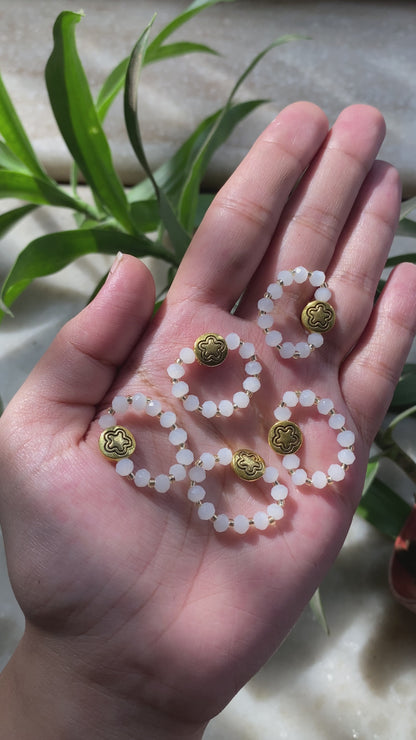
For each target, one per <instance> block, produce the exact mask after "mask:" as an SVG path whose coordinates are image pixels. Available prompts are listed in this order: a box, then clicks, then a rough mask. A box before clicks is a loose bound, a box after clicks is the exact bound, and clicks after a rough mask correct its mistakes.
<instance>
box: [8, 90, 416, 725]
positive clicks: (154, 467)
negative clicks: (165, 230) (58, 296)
mask: <svg viewBox="0 0 416 740" xmlns="http://www.w3.org/2000/svg"><path fill="white" fill-rule="evenodd" d="M383 136H384V123H383V120H382V118H381V116H380V114H379V113H378V112H377V111H375V110H374V109H372V108H368V107H365V106H354V107H351V108H349V109H347V110H345V111H344V112H343V113H342V114H341V115H340V117H339V119H338V120H337V122H336V123H335V124H334V126H333V128H332V129H331V131H330V132H329V133H328V128H327V121H326V119H325V116H324V114H323V113H322V112H321V111H320V110H319V109H318V108H316V107H315V106H313V105H311V104H307V103H298V104H295V105H292V106H289V107H288V108H287V109H285V110H284V111H283V112H282V113H281V114H280V115H279V116H278V117H277V119H276V120H275V121H273V122H272V123H271V124H270V126H269V127H268V128H267V129H266V131H265V132H264V133H263V134H262V135H261V136H260V138H259V139H258V140H257V142H256V143H255V145H254V147H253V149H252V150H251V152H250V153H249V154H248V156H247V157H246V159H245V160H244V161H243V163H242V164H241V165H240V167H239V168H238V169H237V170H236V172H235V173H234V174H233V176H232V177H231V178H230V180H229V181H228V182H227V183H226V185H225V186H224V187H223V188H222V190H221V191H220V193H219V194H218V195H217V197H216V199H215V201H214V203H213V205H212V206H211V208H210V210H209V211H208V213H207V215H206V217H205V219H204V221H203V223H202V225H201V227H200V228H199V230H198V232H197V234H196V235H195V237H194V240H193V242H192V245H191V247H190V248H189V251H188V253H187V255H186V257H185V258H184V260H183V262H182V265H181V267H180V269H179V271H178V274H177V276H176V278H175V281H174V283H173V285H172V288H171V290H170V291H169V295H168V297H167V299H166V301H165V303H164V305H163V307H162V308H161V309H160V311H159V313H158V314H157V315H156V317H155V318H154V319H152V320H151V319H150V317H151V313H152V308H153V282H152V279H151V277H150V275H149V273H148V272H147V270H146V268H145V267H144V266H143V265H142V264H141V263H139V262H138V261H136V260H134V259H133V258H132V257H128V256H123V258H122V259H121V260H119V261H118V263H117V265H116V267H117V269H114V270H113V272H112V273H111V274H110V278H109V280H108V281H107V283H106V285H105V286H104V288H103V289H102V291H101V292H100V294H99V295H98V297H97V298H96V299H95V301H94V302H93V303H92V304H91V305H90V306H88V307H87V308H86V309H85V310H84V311H83V312H82V313H81V314H80V315H79V316H78V317H76V318H75V319H74V320H73V321H72V322H70V323H69V324H68V325H67V326H66V327H64V329H63V330H62V332H61V333H60V334H59V335H58V337H57V338H56V339H55V341H54V342H53V344H52V346H51V347H50V349H49V350H48V352H47V353H46V355H45V356H44V358H43V359H42V360H41V362H40V363H39V365H38V366H37V367H36V368H35V370H34V371H33V373H32V374H31V376H30V377H29V379H28V380H27V382H26V383H25V385H24V386H23V387H22V389H21V390H20V391H19V393H18V394H17V396H16V397H15V399H14V400H13V401H12V402H11V403H10V405H9V407H8V408H7V409H6V412H5V414H4V416H3V418H2V421H1V446H0V455H1V458H2V461H1V465H2V470H3V471H4V470H5V471H6V474H4V473H3V490H2V493H1V502H0V503H1V509H0V511H1V515H2V522H3V528H4V535H5V543H6V549H7V555H8V562H9V567H10V574H11V579H12V583H13V586H14V589H15V591H16V594H17V597H18V599H19V601H20V604H21V606H22V608H23V611H24V612H25V614H26V617H27V630H26V635H25V638H24V640H26V641H32V643H33V642H35V641H36V640H38V641H40V642H41V643H42V642H45V643H47V644H48V649H51V652H53V653H54V654H55V655H56V654H58V655H59V656H64V658H62V660H65V661H66V663H67V664H68V665H69V666H70V667H71V668H73V670H74V672H75V673H76V674H77V675H78V676H80V677H81V679H80V680H81V682H85V684H86V685H89V684H93V685H94V686H95V687H97V686H98V687H99V691H100V692H101V691H102V693H103V695H107V696H110V700H109V701H110V703H113V702H115V701H120V702H121V703H122V704H123V703H124V704H125V705H126V706H129V707H131V706H135V707H137V721H138V723H139V724H140V721H141V720H140V711H143V707H146V710H145V715H146V717H147V716H148V715H149V716H150V715H154V716H158V717H159V720H160V718H162V719H161V720H160V723H159V724H158V722H159V720H158V721H157V722H156V721H155V727H156V726H157V727H158V728H159V729H158V730H155V732H154V734H153V735H151V734H149V735H145V734H143V737H165V734H163V732H166V737H170V736H171V735H169V731H168V730H166V727H169V726H172V727H177V726H181V728H182V729H181V734H180V735H178V734H177V735H175V734H174V732H173V731H172V737H184V738H185V737H188V736H189V737H198V736H199V733H200V731H201V727H203V726H204V724H205V723H206V722H207V721H208V720H209V719H210V718H211V717H212V716H214V715H215V714H216V713H217V712H218V711H220V710H221V709H222V707H223V706H224V705H225V704H226V703H227V702H228V701H229V700H230V699H231V697H232V696H233V695H234V694H235V693H236V691H237V690H238V689H239V688H240V687H241V686H242V685H243V684H244V683H245V682H246V681H247V680H248V679H249V678H250V676H252V675H253V673H254V672H255V671H257V670H258V668H259V667H260V666H261V665H262V664H263V663H264V661H265V660H266V659H267V658H268V657H269V656H270V654H271V653H272V652H273V650H275V648H276V647H277V646H278V644H279V643H280V642H281V640H282V639H283V638H284V637H285V635H286V634H287V632H288V630H289V629H290V628H291V626H292V625H293V623H294V622H295V620H296V618H297V616H298V615H299V613H300V611H301V610H302V609H303V607H304V606H305V604H306V603H307V601H308V600H309V598H310V597H311V595H312V593H313V592H314V590H315V588H316V587H317V585H318V584H319V582H320V580H321V579H322V577H323V575H324V573H325V572H326V570H327V569H328V567H329V566H330V565H331V563H332V562H333V560H334V558H335V556H336V554H337V552H338V550H339V548H340V546H341V544H342V542H343V540H344V537H345V535H346V532H347V530H348V527H349V524H350V521H351V517H352V515H353V512H354V509H355V507H356V505H357V502H358V499H359V496H360V492H361V488H362V484H363V477H364V472H365V466H366V460H367V456H368V451H369V446H370V444H371V441H372V439H373V437H374V434H375V432H376V431H377V428H378V426H379V424H380V423H381V420H382V418H383V416H384V413H385V411H386V408H387V406H388V403H389V401H390V398H391V395H392V392H393V389H394V385H395V381H396V379H397V377H398V374H399V372H400V370H401V367H402V364H403V362H404V360H405V358H406V355H407V352H408V349H409V346H410V343H411V340H412V336H413V331H414V314H415V312H414V306H415V299H414V295H415V291H416V270H415V269H414V268H413V267H411V266H407V267H405V266H402V267H400V268H398V269H396V271H395V273H394V274H393V275H392V276H391V279H390V280H389V282H388V284H387V286H386V288H385V290H384V291H383V295H382V297H381V298H380V299H379V300H378V302H377V304H376V305H375V307H374V305H373V300H374V294H375V290H376V287H377V283H378V280H379V277H380V273H381V271H382V269H383V265H384V263H385V259H386V256H387V253H388V250H389V247H390V245H391V240H392V236H393V233H394V229H395V225H396V221H397V214H398V207H399V202H400V185H399V181H398V177H397V173H396V171H395V170H394V169H393V168H392V167H390V166H389V165H387V164H385V163H381V162H375V157H376V155H377V152H378V149H379V147H380V145H381V142H382V139H383ZM299 265H303V266H305V267H306V268H307V269H308V270H310V271H313V270H322V271H324V272H325V274H326V279H327V281H328V284H329V285H330V288H331V291H332V299H331V303H332V304H333V305H334V307H335V309H336V316H337V320H336V325H335V327H334V329H333V330H332V331H331V332H330V333H328V334H327V335H326V336H325V342H324V345H323V346H322V347H320V348H319V349H316V350H315V351H314V352H313V353H312V354H311V356H310V357H308V358H307V359H282V358H281V357H280V355H279V353H278V351H277V350H276V349H275V348H273V347H269V346H267V344H266V342H265V335H264V333H263V331H262V330H261V329H260V328H259V327H258V325H257V315H258V308H257V301H258V300H259V299H260V298H261V297H262V296H263V294H264V293H265V291H266V289H267V286H268V285H269V284H270V283H272V282H273V281H275V280H276V276H277V274H278V273H279V271H280V270H291V269H293V268H295V267H297V266H299ZM308 285H309V283H307V282H306V283H304V284H303V285H301V286H299V289H298V290H297V289H293V287H292V288H291V289H290V290H288V291H286V292H285V298H286V300H284V301H283V299H282V308H281V310H280V312H279V316H278V318H276V324H277V325H278V328H279V329H280V330H281V332H282V334H283V336H284V339H285V340H286V339H288V340H289V341H292V340H293V341H300V340H301V339H302V331H301V332H300V333H299V319H298V317H299V315H300V312H301V310H302V307H303V305H304V304H305V303H306V302H307V301H308V300H310V298H311V293H313V288H312V289H311V286H310V285H309V290H308ZM241 296H243V297H242V299H241V300H240V303H239V305H238V309H237V310H236V312H235V313H233V314H232V313H231V310H232V308H233V307H234V306H235V304H236V302H237V301H238V299H239V298H240V297H241ZM205 332H215V333H217V334H221V335H222V336H226V335H228V334H229V333H231V332H235V333H237V334H238V336H239V337H240V338H241V340H242V341H244V342H251V343H253V344H254V347H255V350H256V355H257V357H258V360H259V362H260V363H261V365H262V372H261V376H260V380H261V388H260V390H259V391H258V392H257V393H254V394H253V396H252V398H251V400H250V404H249V406H248V407H247V408H240V409H236V410H234V413H233V414H232V416H230V417H226V416H218V415H217V416H215V417H213V418H210V419H207V418H205V417H204V416H203V415H202V414H201V413H200V412H199V411H194V412H187V411H186V410H185V409H184V408H183V404H182V401H181V400H180V399H177V398H174V397H173V395H172V393H171V381H170V379H169V377H168V374H167V371H166V369H167V367H168V366H169V365H170V364H171V363H173V362H175V360H176V358H177V357H178V355H179V352H180V350H181V348H183V347H192V346H193V343H194V341H195V339H196V338H197V337H199V336H200V335H202V334H203V333H205ZM230 355H232V356H229V357H227V360H226V362H225V363H224V364H223V365H222V366H221V367H219V368H206V367H202V368H201V367H196V366H194V365H192V366H189V367H188V366H186V368H185V369H186V377H185V376H184V380H186V382H188V383H189V386H190V388H191V391H190V392H191V393H196V394H197V395H198V396H199V398H200V399H201V401H202V400H205V399H213V400H214V401H216V402H217V403H218V402H219V401H220V400H221V399H230V398H232V396H233V393H235V392H236V391H239V390H240V386H241V382H242V379H243V378H244V365H245V362H246V360H243V359H242V358H241V357H240V356H239V354H238V352H236V353H230ZM305 389H306V390H308V389H312V390H313V392H314V393H315V394H316V395H317V396H318V397H322V398H330V399H331V400H332V401H333V403H334V407H335V409H336V411H337V412H340V413H341V414H343V415H344V416H345V418H346V422H345V426H346V427H347V428H348V429H350V430H352V431H353V432H354V434H355V440H356V441H355V448H354V451H355V454H356V458H357V459H356V461H355V463H354V464H353V465H352V467H351V468H350V469H349V470H348V471H347V473H346V476H345V479H344V480H343V481H341V482H339V483H333V484H331V485H330V486H327V487H325V488H324V489H322V490H318V489H316V488H314V487H310V486H300V487H298V488H297V487H295V486H294V485H293V484H292V481H291V478H290V475H289V474H288V472H287V471H285V469H284V468H283V467H282V464H281V458H279V457H278V456H277V455H276V453H275V452H273V450H272V449H271V448H270V447H269V445H268V444H267V435H268V431H269V429H270V427H271V426H272V424H273V423H274V422H275V418H274V415H273V411H274V409H275V408H276V406H277V405H278V404H279V402H280V401H281V400H282V396H283V394H284V393H285V392H286V391H302V390H305ZM138 392H142V393H144V394H145V395H146V396H147V397H149V398H152V399H157V400H159V401H160V403H161V405H162V408H163V410H173V411H174V412H175V414H176V417H177V425H178V426H179V427H180V428H184V429H185V430H186V432H187V435H188V437H187V446H188V447H189V449H191V450H192V451H193V452H194V454H195V459H197V458H198V457H199V456H200V455H201V454H202V453H204V452H208V453H212V454H214V455H215V454H216V453H217V451H218V450H219V449H221V448H229V449H231V450H232V451H235V450H237V449H239V448H248V449H250V450H253V451H255V452H257V453H259V454H260V455H261V456H262V457H263V458H264V460H265V462H266V465H268V466H275V467H277V468H278V470H279V482H280V481H281V482H282V483H283V484H284V485H286V486H287V488H288V489H289V494H288V497H287V499H286V502H285V506H284V516H283V518H282V519H280V520H279V521H277V522H276V523H272V524H270V525H269V526H268V527H267V529H265V530H264V531H261V530H260V529H258V528H256V527H255V526H250V528H249V531H248V532H247V533H246V534H242V535H240V534H238V533H237V532H236V531H233V529H232V528H229V529H228V531H227V532H225V533H218V532H216V531H215V529H214V527H213V525H212V523H211V522H210V521H202V520H201V519H200V518H199V516H198V510H197V507H195V506H194V505H193V504H192V503H191V502H190V501H189V500H188V498H187V490H188V488H189V481H188V482H186V481H181V482H177V483H175V485H172V486H171V488H170V490H169V491H168V492H166V493H162V492H158V491H155V490H152V489H149V488H138V487H136V486H135V484H134V482H133V481H131V480H129V479H127V478H123V477H121V476H119V475H117V473H116V472H115V470H114V465H113V464H112V463H111V462H109V461H108V460H106V459H105V458H104V457H103V456H102V455H101V454H100V452H99V450H98V438H99V435H100V432H101V429H100V427H99V425H98V422H97V418H98V417H99V416H100V414H101V413H104V412H105V411H106V409H107V407H108V406H110V405H111V402H112V399H113V397H114V396H116V395H124V396H132V395H134V394H135V393H138ZM292 418H293V420H294V421H295V422H296V421H298V420H299V423H300V424H301V426H302V431H303V435H304V445H303V447H302V450H301V451H300V452H299V456H300V457H301V458H302V466H304V467H305V469H306V470H307V471H308V473H310V472H312V471H314V470H321V469H322V470H324V471H326V470H327V469H328V466H329V465H330V464H331V463H337V462H338V461H337V450H338V449H339V447H338V446H337V442H336V435H337V432H336V431H334V430H333V429H330V428H329V426H328V423H327V421H328V417H327V416H325V415H323V414H319V413H318V412H317V411H316V407H315V406H314V408H313V409H308V408H302V407H300V406H298V407H296V409H294V410H293V415H292ZM117 421H120V423H121V424H124V423H125V424H126V426H127V427H129V428H130V429H132V431H133V432H134V435H135V438H136V442H137V450H136V452H135V455H134V458H132V459H134V461H135V467H136V469H137V468H138V467H143V468H146V469H148V470H149V471H151V474H152V475H156V474H159V473H167V472H168V470H169V468H170V466H171V465H172V464H173V463H175V449H174V447H173V446H172V445H171V444H170V443H169V441H168V434H169V429H164V428H162V427H161V426H160V424H159V422H158V419H157V418H151V417H150V416H148V415H146V414H143V413H135V412H134V410H133V411H131V410H130V411H129V412H128V414H126V415H125V416H123V415H122V414H119V415H118V416H117ZM203 485H204V487H205V488H206V491H207V499H209V500H210V501H213V502H214V505H215V508H216V512H217V513H220V512H225V513H226V514H227V515H229V516H230V517H233V516H235V515H236V514H243V515H246V516H247V517H248V518H250V517H252V516H253V514H254V513H255V512H256V511H260V510H261V511H267V506H268V505H269V504H271V503H272V502H273V499H272V498H271V497H270V484H267V483H265V482H264V481H257V482H249V483H246V482H244V481H241V480H240V479H239V478H238V477H236V476H235V475H234V474H233V472H232V471H231V469H230V467H229V466H225V465H220V464H218V463H217V465H216V466H215V468H214V469H213V470H212V471H207V477H206V482H204V483H203ZM60 659H61V658H60ZM130 715H134V711H133V713H132V712H131V711H130ZM142 716H143V715H142ZM129 721H131V722H132V721H133V720H132V719H131V716H130V720H129ZM164 722H166V724H164ZM162 726H163V727H164V730H163V731H162V730H161V729H160V728H161V727H162ZM158 732H159V734H158ZM120 733H121V731H120ZM69 736H70V735H69ZM106 736H107V735H105V734H101V735H97V737H106ZM116 736H117V737H119V736H120V737H124V735H123V734H120V735H116ZM138 736H140V737H141V735H138ZM74 737H75V735H74ZM91 737H93V735H91ZM109 737H110V735H109ZM111 737H113V735H111ZM126 737H130V735H126Z"/></svg>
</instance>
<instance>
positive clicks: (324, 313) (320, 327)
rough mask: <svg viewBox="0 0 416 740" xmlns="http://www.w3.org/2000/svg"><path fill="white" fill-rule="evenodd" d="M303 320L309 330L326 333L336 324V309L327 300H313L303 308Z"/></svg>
mask: <svg viewBox="0 0 416 740" xmlns="http://www.w3.org/2000/svg"><path fill="white" fill-rule="evenodd" d="M301 321H302V325H303V326H304V327H305V329H306V330H307V331H309V332H312V333H313V332H316V333H318V334H325V332H327V331H329V330H330V329H332V327H333V326H334V324H335V309H334V308H333V307H332V306H331V304H330V303H326V302H325V301H311V302H310V303H308V304H307V305H306V306H305V308H304V309H303V311H302V315H301Z"/></svg>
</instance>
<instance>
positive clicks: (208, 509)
mask: <svg viewBox="0 0 416 740" xmlns="http://www.w3.org/2000/svg"><path fill="white" fill-rule="evenodd" d="M214 514H215V506H214V504H211V503H210V502H209V501H206V502H205V503H203V504H201V506H200V507H199V508H198V516H199V518H200V519H203V520H204V521H207V520H208V519H211V518H212V517H213V516H214Z"/></svg>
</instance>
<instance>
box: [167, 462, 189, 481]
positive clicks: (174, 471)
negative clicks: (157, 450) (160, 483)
mask: <svg viewBox="0 0 416 740" xmlns="http://www.w3.org/2000/svg"><path fill="white" fill-rule="evenodd" d="M169 475H173V477H174V478H175V480H177V481H180V480H185V478H186V470H185V468H184V467H183V465H179V463H174V464H173V465H171V466H170V468H169Z"/></svg>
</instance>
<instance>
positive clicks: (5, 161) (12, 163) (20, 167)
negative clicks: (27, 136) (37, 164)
mask: <svg viewBox="0 0 416 740" xmlns="http://www.w3.org/2000/svg"><path fill="white" fill-rule="evenodd" d="M0 167H1V168H2V169H4V170H12V171H14V172H25V173H28V172H29V170H28V168H27V167H26V165H25V164H23V162H22V160H21V159H19V157H16V155H15V154H14V153H13V152H12V150H11V149H9V147H8V146H7V144H5V143H4V141H0Z"/></svg>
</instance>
